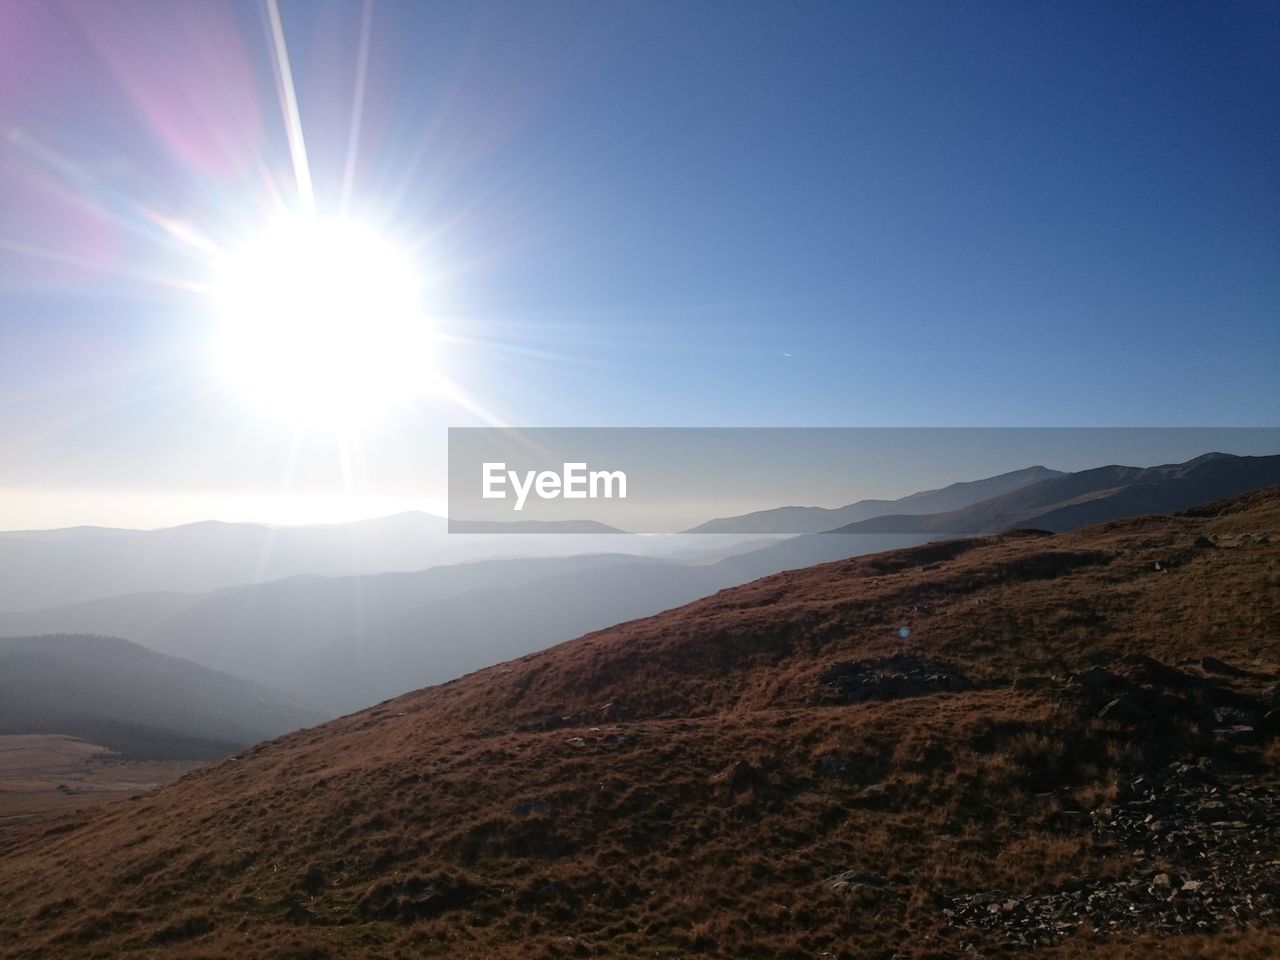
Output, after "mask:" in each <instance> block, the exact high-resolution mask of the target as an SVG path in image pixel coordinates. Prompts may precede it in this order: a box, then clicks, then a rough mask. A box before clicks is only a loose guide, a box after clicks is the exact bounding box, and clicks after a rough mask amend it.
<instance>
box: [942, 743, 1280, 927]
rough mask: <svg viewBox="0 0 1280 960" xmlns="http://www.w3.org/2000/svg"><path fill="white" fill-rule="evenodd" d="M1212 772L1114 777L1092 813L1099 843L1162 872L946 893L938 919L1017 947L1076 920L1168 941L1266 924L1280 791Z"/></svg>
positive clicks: (1277, 899)
mask: <svg viewBox="0 0 1280 960" xmlns="http://www.w3.org/2000/svg"><path fill="white" fill-rule="evenodd" d="M1206 759H1207V758H1206ZM1217 771H1218V764H1215V763H1213V762H1209V763H1203V762H1202V763H1200V764H1189V763H1174V764H1170V765H1169V766H1168V767H1167V768H1164V769H1163V770H1159V771H1156V772H1155V773H1153V774H1146V775H1143V776H1138V777H1134V778H1133V779H1132V780H1129V781H1126V782H1123V783H1121V784H1120V785H1119V790H1118V793H1117V797H1116V800H1115V802H1114V803H1113V804H1112V805H1111V806H1108V807H1103V808H1101V809H1098V810H1095V811H1094V812H1093V815H1092V818H1091V819H1092V830H1093V833H1094V834H1095V836H1096V837H1097V838H1098V839H1099V840H1100V841H1103V842H1109V843H1115V844H1118V845H1120V846H1121V847H1122V848H1127V849H1128V851H1129V853H1130V855H1131V856H1132V857H1133V859H1134V860H1135V862H1136V863H1142V862H1149V863H1156V864H1159V865H1160V866H1161V867H1162V869H1160V870H1154V869H1151V868H1143V867H1135V869H1134V870H1133V872H1132V873H1131V874H1130V875H1129V876H1123V877H1119V878H1116V879H1107V880H1104V879H1100V878H1097V877H1084V878H1081V879H1080V880H1078V881H1075V882H1073V883H1069V884H1067V885H1065V886H1062V887H1059V888H1058V889H1056V890H1053V891H1051V892H1048V893H1043V894H1039V895H1032V896H1025V897H1019V896H1016V895H1013V894H1010V893H1009V892H1008V891H1004V890H993V891H986V892H981V893H971V894H965V895H962V896H956V897H943V898H942V901H941V905H942V907H943V910H942V912H943V915H944V916H945V917H946V918H947V920H948V921H949V922H950V923H952V924H954V925H955V926H959V927H969V928H977V929H983V930H988V931H992V932H997V933H1000V934H1003V935H1004V936H1005V938H1006V942H1007V943H1008V944H1010V945H1014V946H1029V945H1032V944H1035V943H1039V944H1045V945H1050V944H1054V943H1058V942H1060V941H1061V940H1062V939H1063V937H1065V936H1067V935H1069V934H1071V933H1072V932H1073V931H1074V930H1075V929H1076V928H1077V927H1079V926H1081V925H1083V924H1085V923H1088V924H1089V925H1090V926H1091V927H1092V928H1093V930H1095V931H1098V932H1117V933H1118V932H1125V931H1144V932H1148V933H1155V934H1157V935H1166V936H1169V935H1175V934H1178V933H1189V932H1200V933H1210V934H1212V933H1216V932H1219V931H1225V930H1239V929H1243V928H1246V927H1249V926H1271V925H1274V924H1275V923H1277V921H1280V842H1278V836H1277V834H1276V831H1275V830H1274V826H1273V825H1274V824H1275V823H1277V822H1280V792H1277V791H1275V790H1273V789H1271V788H1270V787H1268V786H1264V785H1262V784H1259V783H1258V782H1257V781H1256V779H1254V778H1252V777H1251V776H1250V775H1249V774H1248V773H1247V772H1233V773H1224V772H1217ZM1188 875H1189V876H1188Z"/></svg>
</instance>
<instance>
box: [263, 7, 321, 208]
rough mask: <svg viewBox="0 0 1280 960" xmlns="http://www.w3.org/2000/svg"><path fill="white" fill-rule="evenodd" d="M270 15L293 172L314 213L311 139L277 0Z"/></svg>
mask: <svg viewBox="0 0 1280 960" xmlns="http://www.w3.org/2000/svg"><path fill="white" fill-rule="evenodd" d="M267 16H268V19H269V21H270V25H271V49H272V53H273V54H274V57H275V68H276V89H277V91H278V92H279V94H280V107H281V109H282V110H283V111H284V120H285V132H286V134H287V136H288V139H289V156H290V158H291V159H292V160H293V175H294V178H295V180H296V181H297V184H298V199H299V200H300V201H301V203H302V209H303V210H304V211H306V212H307V213H314V212H315V209H316V195H315V188H314V187H313V186H312V184H311V166H310V164H309V163H308V162H307V143H306V140H305V139H304V138H303V135H302V115H301V114H300V113H299V111H298V95H297V93H296V91H295V90H294V87H293V70H292V68H291V67H290V66H289V49H288V47H287V46H286V45H285V40H284V24H283V22H282V21H281V19H280V4H279V3H278V2H277V0H267Z"/></svg>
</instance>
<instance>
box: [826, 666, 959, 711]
mask: <svg viewBox="0 0 1280 960" xmlns="http://www.w3.org/2000/svg"><path fill="white" fill-rule="evenodd" d="M819 680H820V682H821V683H823V684H824V685H826V686H828V687H829V688H830V692H829V696H830V697H831V698H832V699H834V700H837V701H839V702H842V703H863V702H866V701H869V700H898V699H901V698H903V697H920V696H926V695H928V694H931V693H938V692H943V691H946V692H953V693H954V692H959V691H962V690H968V689H970V688H971V687H972V686H973V684H972V683H971V682H970V681H969V679H968V677H965V676H964V675H963V674H961V673H959V672H958V671H956V670H955V669H954V668H952V667H950V666H948V665H946V664H943V663H940V662H931V661H926V660H923V659H921V658H920V657H917V656H914V655H912V654H894V655H893V656H890V657H876V658H874V659H871V660H846V661H843V662H841V663H836V664H832V665H831V666H830V667H828V668H827V669H826V670H824V671H823V672H822V674H821V676H820V677H819Z"/></svg>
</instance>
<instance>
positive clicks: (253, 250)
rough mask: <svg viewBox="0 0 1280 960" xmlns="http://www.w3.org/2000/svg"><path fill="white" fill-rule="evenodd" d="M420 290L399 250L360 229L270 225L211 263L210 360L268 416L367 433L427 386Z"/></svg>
mask: <svg viewBox="0 0 1280 960" xmlns="http://www.w3.org/2000/svg"><path fill="white" fill-rule="evenodd" d="M421 286H422V283H421V272H420V270H419V269H418V267H417V265H416V264H415V263H414V262H413V259H412V258H411V257H410V256H409V255H408V254H407V252H406V251H405V249H404V248H403V247H402V246H399V245H397V244H395V243H393V242H392V241H390V240H389V239H387V238H386V237H385V236H383V235H381V234H379V233H378V232H377V231H376V230H374V229H372V228H370V227H368V226H366V225H363V224H360V223H355V222H351V221H347V220H342V219H327V218H323V217H319V216H312V217H291V218H285V219H281V220H278V221H275V222H273V223H271V224H270V225H268V226H266V227H265V228H264V229H262V230H260V231H259V232H257V233H255V234H254V235H252V236H251V237H250V238H249V239H248V240H246V241H245V242H244V243H243V244H241V245H239V246H238V247H236V248H235V249H233V250H231V251H230V252H228V253H227V254H225V255H224V256H223V257H221V258H220V262H219V263H218V265H217V269H216V276H215V280H214V284H213V290H212V296H213V301H214V308H215V312H216V316H217V322H216V328H215V337H214V344H213V353H214V358H215V362H216V364H217V366H218V367H219V368H220V370H221V371H222V373H223V374H224V375H225V376H226V377H228V378H229V379H230V380H231V382H232V383H234V384H235V386H236V387H237V388H238V389H239V390H240V391H241V392H242V393H244V394H245V395H247V396H248V397H250V398H252V399H253V400H254V401H256V402H257V403H258V404H260V405H261V406H262V407H263V408H264V409H265V410H266V411H268V412H269V413H270V414H272V415H274V416H276V417H279V418H281V419H285V420H288V421H292V422H294V423H297V424H301V425H305V426H309V427H320V428H324V427H331V428H335V429H351V428H357V427H360V426H364V425H367V424H368V423H369V422H370V421H373V420H376V419H378V418H380V417H382V416H384V415H385V414H387V413H388V412H390V411H391V410H392V409H393V408H395V407H396V406H398V405H400V404H402V403H404V402H405V401H406V400H408V399H409V398H410V397H412V396H413V395H414V394H415V393H417V392H418V391H419V390H421V389H423V388H424V387H425V386H426V385H427V383H428V381H429V379H430V376H431V341H432V337H431V328H430V324H429V323H428V320H427V318H426V316H425V315H424V313H423V310H422V302H421V301H422V289H421Z"/></svg>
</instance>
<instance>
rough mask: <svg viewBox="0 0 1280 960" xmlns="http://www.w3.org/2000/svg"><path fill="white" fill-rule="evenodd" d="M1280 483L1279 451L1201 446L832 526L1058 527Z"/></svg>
mask: <svg viewBox="0 0 1280 960" xmlns="http://www.w3.org/2000/svg"><path fill="white" fill-rule="evenodd" d="M1275 483H1280V456H1270V457H1237V456H1232V455H1230V454H1225V453H1206V454H1204V455H1203V456H1200V457H1196V458H1195V459H1194V460H1188V461H1187V462H1186V463H1172V464H1164V465H1162V466H1158V467H1145V468H1144V467H1124V466H1115V465H1113V466H1107V467H1098V468H1096V469H1093V470H1081V471H1079V472H1078V473H1069V474H1060V475H1058V476H1054V477H1049V478H1046V479H1043V480H1040V481H1039V482H1036V483H1031V484H1027V485H1024V486H1022V487H1020V488H1018V489H1015V490H1011V491H1010V492H1008V493H1004V494H1001V495H999V496H996V497H992V498H990V499H987V500H983V501H981V502H977V503H972V504H970V505H967V506H963V507H958V508H956V509H954V510H949V511H946V512H943V513H935V514H930V515H928V516H912V515H909V514H905V513H898V514H885V515H881V516H878V517H875V518H872V519H868V520H862V521H860V522H858V523H850V524H847V525H846V526H843V527H839V528H837V529H835V530H834V531H833V532H836V533H950V534H969V533H996V532H998V531H1001V530H1008V529H1011V528H1013V527H1035V528H1037V529H1043V530H1050V531H1054V532H1062V531H1065V530H1075V529H1078V528H1080V527H1083V526H1086V525H1088V524H1091V523H1101V522H1103V521H1105V520H1113V519H1115V518H1117V517H1127V516H1135V515H1137V514H1143V513H1174V512H1176V511H1178V510H1185V509H1187V508H1189V507H1192V506H1195V505H1196V504H1198V503H1204V502H1205V501H1208V500H1214V499H1218V498H1220V497H1229V496H1234V495H1235V494H1238V493H1243V492H1245V491H1248V490H1257V489H1260V488H1262V487H1265V486H1270V485H1271V484H1275Z"/></svg>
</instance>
